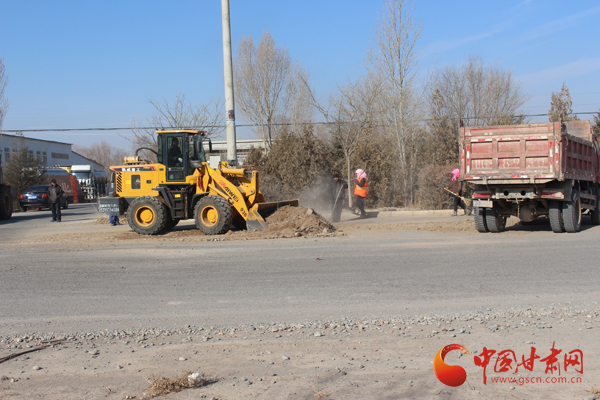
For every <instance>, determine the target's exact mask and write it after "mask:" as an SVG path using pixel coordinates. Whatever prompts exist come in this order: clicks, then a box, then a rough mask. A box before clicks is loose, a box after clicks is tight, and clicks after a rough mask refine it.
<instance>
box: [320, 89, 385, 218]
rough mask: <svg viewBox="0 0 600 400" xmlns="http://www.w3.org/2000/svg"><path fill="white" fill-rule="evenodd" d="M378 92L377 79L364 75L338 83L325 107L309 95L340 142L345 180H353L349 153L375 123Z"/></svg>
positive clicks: (350, 186)
mask: <svg viewBox="0 0 600 400" xmlns="http://www.w3.org/2000/svg"><path fill="white" fill-rule="evenodd" d="M379 95H380V93H379V81H378V80H375V79H372V78H371V79H369V78H365V77H363V78H361V79H359V80H358V81H357V82H356V83H352V82H348V84H346V86H343V87H339V86H338V90H337V92H335V93H332V94H331V95H330V96H329V106H328V108H324V107H323V106H321V105H320V104H319V103H318V102H317V101H316V99H315V98H314V96H313V97H312V99H313V102H314V105H315V107H316V108H317V110H319V112H320V113H321V114H322V115H323V117H324V118H325V120H326V121H327V122H328V123H329V129H328V130H329V133H330V135H331V137H332V139H333V141H334V142H336V143H339V145H340V146H341V148H342V151H343V153H344V158H345V161H346V173H347V179H348V182H352V181H353V179H354V175H353V173H352V166H351V158H352V155H353V154H354V152H355V151H356V150H357V149H358V146H359V144H360V143H361V141H362V140H363V139H364V138H365V137H368V135H369V134H370V133H371V131H372V129H373V125H374V124H375V123H376V120H377V112H378V108H377V101H378V99H379ZM352 188H353V187H352V185H349V187H348V191H349V192H348V198H349V199H350V206H352V196H351V195H350V194H351V190H352Z"/></svg>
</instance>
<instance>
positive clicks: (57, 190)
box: [48, 179, 64, 222]
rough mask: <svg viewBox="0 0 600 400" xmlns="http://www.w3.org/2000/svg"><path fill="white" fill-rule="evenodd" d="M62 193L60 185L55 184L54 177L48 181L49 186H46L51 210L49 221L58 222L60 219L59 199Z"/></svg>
mask: <svg viewBox="0 0 600 400" xmlns="http://www.w3.org/2000/svg"><path fill="white" fill-rule="evenodd" d="M63 193H64V192H63V190H62V188H61V187H60V185H57V184H56V179H52V180H51V181H50V186H49V187H48V201H49V202H50V209H51V210H52V221H51V222H60V221H61V220H62V215H61V213H60V199H61V198H62V196H63Z"/></svg>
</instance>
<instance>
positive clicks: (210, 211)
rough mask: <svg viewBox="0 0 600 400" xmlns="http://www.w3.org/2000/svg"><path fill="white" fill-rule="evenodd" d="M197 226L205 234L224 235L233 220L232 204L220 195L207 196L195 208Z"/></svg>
mask: <svg viewBox="0 0 600 400" xmlns="http://www.w3.org/2000/svg"><path fill="white" fill-rule="evenodd" d="M194 219H195V221H196V227H197V228H198V229H199V230H200V232H202V233H203V234H205V235H222V234H223V233H227V231H229V227H230V226H231V222H232V221H233V212H232V210H231V205H229V203H228V202H227V200H225V199H224V198H222V197H220V196H206V197H204V198H202V199H200V201H198V203H196V207H195V209H194Z"/></svg>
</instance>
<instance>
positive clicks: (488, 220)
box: [485, 207, 506, 233]
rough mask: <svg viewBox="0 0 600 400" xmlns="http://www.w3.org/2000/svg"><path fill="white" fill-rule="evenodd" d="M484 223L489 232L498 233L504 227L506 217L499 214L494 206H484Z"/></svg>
mask: <svg viewBox="0 0 600 400" xmlns="http://www.w3.org/2000/svg"><path fill="white" fill-rule="evenodd" d="M485 224H486V226H487V228H488V230H489V231H490V232H493V233H500V232H503V231H504V228H505V227H506V217H503V216H501V215H500V213H499V212H498V209H497V208H496V207H494V208H486V209H485Z"/></svg>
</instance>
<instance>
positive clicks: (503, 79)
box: [430, 56, 530, 126]
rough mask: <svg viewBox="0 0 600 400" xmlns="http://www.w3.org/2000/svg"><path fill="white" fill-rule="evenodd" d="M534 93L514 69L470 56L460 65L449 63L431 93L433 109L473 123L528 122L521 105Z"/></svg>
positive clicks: (466, 123)
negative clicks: (526, 86)
mask: <svg viewBox="0 0 600 400" xmlns="http://www.w3.org/2000/svg"><path fill="white" fill-rule="evenodd" d="M529 98H530V96H529V95H527V94H525V93H524V92H523V89H522V87H521V84H520V83H519V82H518V81H516V80H515V78H514V76H513V73H512V71H506V70H504V69H503V68H502V67H500V66H499V65H497V64H495V65H485V64H484V62H483V60H482V59H481V58H480V57H474V56H471V57H469V58H468V59H467V60H466V61H465V62H464V63H463V64H462V65H460V66H448V67H446V68H444V69H442V70H440V71H439V72H438V73H437V74H436V77H435V80H434V83H433V85H432V91H431V96H430V107H431V109H432V111H431V112H432V113H435V114H437V115H438V116H442V115H445V116H447V117H449V118H450V119H452V121H453V122H454V123H455V124H458V120H459V119H463V123H464V124H465V125H469V126H482V125H503V124H515V123H522V122H524V119H523V117H520V116H519V114H523V113H522V112H521V107H522V106H523V104H525V102H527V101H528V100H529Z"/></svg>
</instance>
